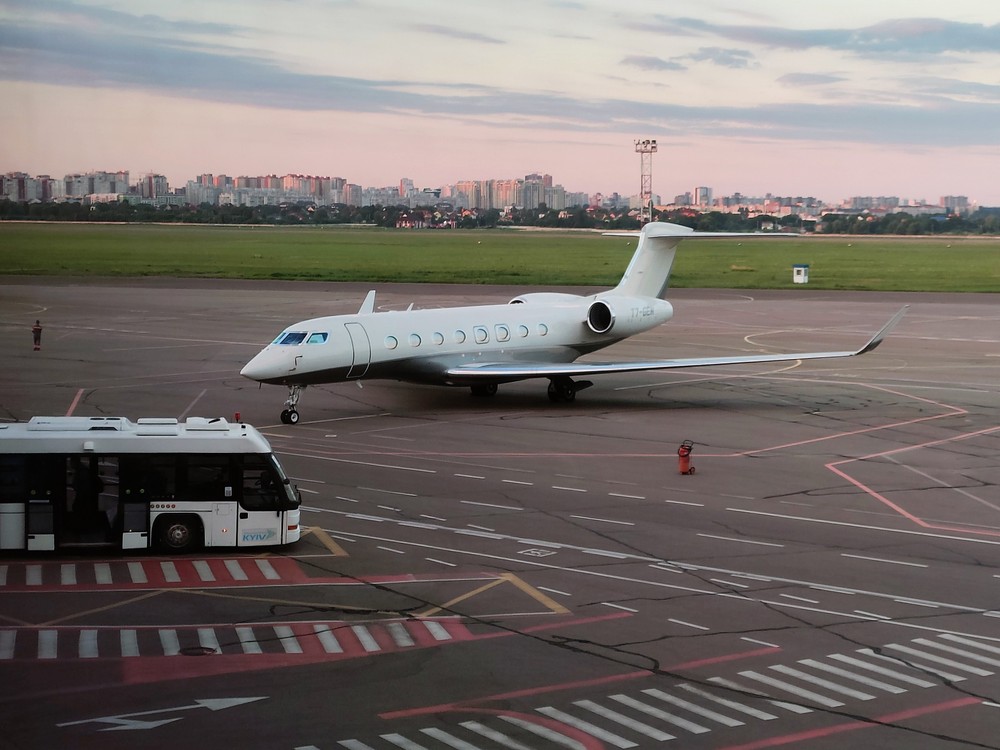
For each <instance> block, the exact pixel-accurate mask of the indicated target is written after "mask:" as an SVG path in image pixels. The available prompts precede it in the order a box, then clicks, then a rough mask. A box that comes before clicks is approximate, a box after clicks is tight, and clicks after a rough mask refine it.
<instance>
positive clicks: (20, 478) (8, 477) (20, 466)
mask: <svg viewBox="0 0 1000 750" xmlns="http://www.w3.org/2000/svg"><path fill="white" fill-rule="evenodd" d="M26 479H27V476H26V471H25V460H24V456H20V455H10V454H0V503H23V502H24V501H25V499H26V498H25V492H26V489H27V486H26Z"/></svg>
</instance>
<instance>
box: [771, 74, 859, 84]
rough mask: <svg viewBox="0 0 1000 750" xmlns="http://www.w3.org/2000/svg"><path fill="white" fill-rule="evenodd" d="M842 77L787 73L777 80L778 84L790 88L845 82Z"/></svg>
mask: <svg viewBox="0 0 1000 750" xmlns="http://www.w3.org/2000/svg"><path fill="white" fill-rule="evenodd" d="M846 80H847V78H845V77H844V76H835V75H827V74H824V73H787V74H786V75H783V76H781V77H780V78H778V83H787V84H789V85H791V86H823V85H826V84H828V83H840V82H841V81H846Z"/></svg>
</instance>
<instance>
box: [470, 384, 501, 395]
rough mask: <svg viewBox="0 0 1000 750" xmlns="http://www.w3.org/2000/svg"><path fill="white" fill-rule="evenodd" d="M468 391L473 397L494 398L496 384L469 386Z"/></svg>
mask: <svg viewBox="0 0 1000 750" xmlns="http://www.w3.org/2000/svg"><path fill="white" fill-rule="evenodd" d="M469 390H470V391H472V395H473V396H486V397H489V396H495V395H497V384H496V383H476V384H475V385H471V386H469Z"/></svg>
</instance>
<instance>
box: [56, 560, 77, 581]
mask: <svg viewBox="0 0 1000 750" xmlns="http://www.w3.org/2000/svg"><path fill="white" fill-rule="evenodd" d="M59 583H61V584H62V585H63V586H76V565H74V564H73V563H64V564H62V565H60V566H59Z"/></svg>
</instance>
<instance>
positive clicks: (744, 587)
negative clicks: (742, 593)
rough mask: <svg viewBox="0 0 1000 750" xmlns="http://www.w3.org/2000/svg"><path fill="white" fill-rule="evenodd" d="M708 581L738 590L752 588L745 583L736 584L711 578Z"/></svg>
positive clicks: (722, 579)
mask: <svg viewBox="0 0 1000 750" xmlns="http://www.w3.org/2000/svg"><path fill="white" fill-rule="evenodd" d="M708 580H710V581H711V582H712V583H717V584H719V585H720V586H730V587H733V588H738V589H748V588H750V586H748V585H747V584H745V583H736V581H727V580H726V579H725V578H709V579H708Z"/></svg>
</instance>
